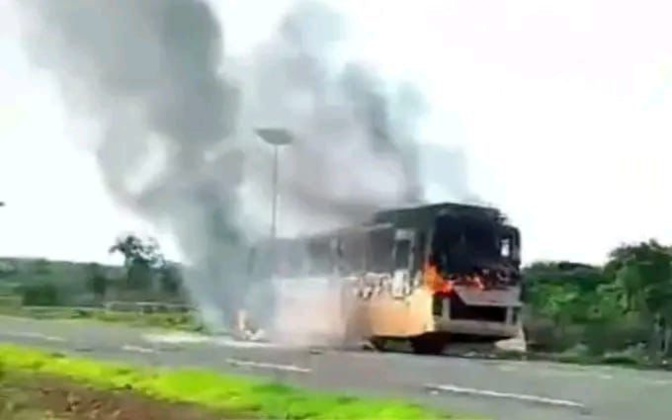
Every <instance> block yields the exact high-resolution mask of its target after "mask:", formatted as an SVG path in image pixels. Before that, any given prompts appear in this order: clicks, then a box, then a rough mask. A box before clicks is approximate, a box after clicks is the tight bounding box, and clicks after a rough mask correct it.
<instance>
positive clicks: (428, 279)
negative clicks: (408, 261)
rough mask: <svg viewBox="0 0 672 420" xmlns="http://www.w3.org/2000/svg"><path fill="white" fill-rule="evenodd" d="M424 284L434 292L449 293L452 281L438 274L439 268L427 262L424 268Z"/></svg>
mask: <svg viewBox="0 0 672 420" xmlns="http://www.w3.org/2000/svg"><path fill="white" fill-rule="evenodd" d="M424 280H425V285H426V286H427V287H428V288H429V289H430V290H432V291H433V292H434V293H446V294H448V293H450V292H452V291H453V282H452V281H449V280H446V279H444V278H443V276H441V274H439V270H437V268H436V267H435V266H433V265H431V264H429V263H426V264H425V269H424Z"/></svg>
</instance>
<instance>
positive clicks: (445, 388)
mask: <svg viewBox="0 0 672 420" xmlns="http://www.w3.org/2000/svg"><path fill="white" fill-rule="evenodd" d="M425 387H426V388H427V389H429V390H432V391H439V392H450V393H454V394H464V395H480V396H483V397H490V398H502V399H510V400H518V401H525V402H532V403H537V404H546V405H553V406H558V407H567V408H577V409H585V408H586V406H585V405H584V404H582V403H579V402H576V401H569V400H559V399H554V398H547V397H541V396H537V395H528V394H513V393H508V392H499V391H492V390H488V389H475V388H463V387H460V386H455V385H431V384H430V385H425Z"/></svg>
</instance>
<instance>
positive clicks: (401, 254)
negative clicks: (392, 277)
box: [394, 239, 411, 269]
mask: <svg viewBox="0 0 672 420" xmlns="http://www.w3.org/2000/svg"><path fill="white" fill-rule="evenodd" d="M410 262H411V241H410V240H408V239H402V240H398V241H397V242H396V247H395V251H394V268H395V269H400V268H409V265H410Z"/></svg>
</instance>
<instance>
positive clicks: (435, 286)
mask: <svg viewBox="0 0 672 420" xmlns="http://www.w3.org/2000/svg"><path fill="white" fill-rule="evenodd" d="M424 280H425V285H426V286H427V287H428V288H429V289H430V290H432V291H433V292H434V293H446V294H449V293H451V292H452V291H453V287H454V285H455V281H454V280H449V279H446V278H444V277H443V276H442V275H441V274H440V273H439V270H438V269H437V268H436V266H434V265H432V264H429V263H426V264H425V270H424ZM459 280H462V281H461V282H460V284H462V283H465V284H466V285H468V286H473V287H476V288H477V289H478V290H485V282H484V281H483V278H481V277H480V276H478V275H471V276H464V277H460V279H459Z"/></svg>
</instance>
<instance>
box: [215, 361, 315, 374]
mask: <svg viewBox="0 0 672 420" xmlns="http://www.w3.org/2000/svg"><path fill="white" fill-rule="evenodd" d="M226 362H227V363H229V364H230V365H233V366H243V367H253V368H258V369H272V370H285V371H289V372H298V373H309V372H311V371H312V370H311V369H308V368H303V367H300V366H296V365H278V364H275V363H265V362H251V361H248V360H239V359H226Z"/></svg>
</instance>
